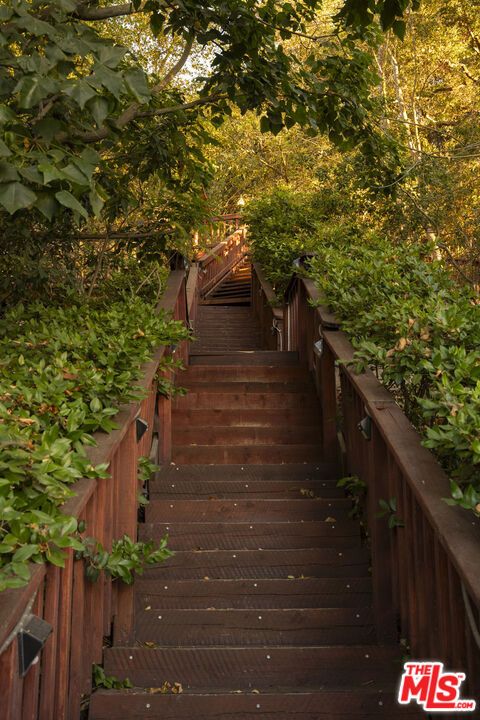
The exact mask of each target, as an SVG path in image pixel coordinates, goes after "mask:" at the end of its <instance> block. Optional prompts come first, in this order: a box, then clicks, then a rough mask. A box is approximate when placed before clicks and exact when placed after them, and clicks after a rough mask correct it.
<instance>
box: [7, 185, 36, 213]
mask: <svg viewBox="0 0 480 720" xmlns="http://www.w3.org/2000/svg"><path fill="white" fill-rule="evenodd" d="M36 199H37V196H36V194H35V193H34V192H33V191H32V190H29V189H28V188H27V187H26V186H25V185H22V183H20V182H12V183H7V184H2V185H0V205H3V207H4V208H5V210H6V211H7V212H8V213H10V215H13V213H15V212H16V211H17V210H22V209H23V208H28V207H30V206H31V205H33V203H34V202H35V200H36Z"/></svg>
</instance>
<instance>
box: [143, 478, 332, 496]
mask: <svg viewBox="0 0 480 720" xmlns="http://www.w3.org/2000/svg"><path fill="white" fill-rule="evenodd" d="M155 496H159V499H163V500H172V499H174V500H214V499H218V500H225V499H232V500H242V499H243V500H245V499H248V500H261V499H267V498H271V499H272V500H275V499H277V500H288V499H291V500H298V499H299V498H300V499H302V498H311V499H314V498H323V499H324V500H325V499H327V498H344V497H345V493H344V491H343V490H342V488H338V487H337V486H336V485H335V484H334V483H326V482H322V481H320V480H316V481H314V480H306V481H303V482H295V480H253V481H251V482H249V481H247V480H205V481H204V482H202V483H198V482H197V481H195V480H175V482H174V481H173V479H172V481H171V482H168V481H167V482H165V481H163V480H162V478H161V476H160V478H158V479H156V480H153V481H152V482H151V483H150V497H151V498H152V499H153V498H155Z"/></svg>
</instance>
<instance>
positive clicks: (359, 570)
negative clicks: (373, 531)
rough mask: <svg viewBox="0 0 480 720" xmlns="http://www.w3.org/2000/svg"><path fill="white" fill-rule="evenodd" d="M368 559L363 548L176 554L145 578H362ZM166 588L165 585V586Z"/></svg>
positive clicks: (185, 551)
mask: <svg viewBox="0 0 480 720" xmlns="http://www.w3.org/2000/svg"><path fill="white" fill-rule="evenodd" d="M368 568H369V559H368V553H367V552H366V550H365V549H364V548H342V550H338V549H337V548H308V549H294V550H235V551H232V550H199V551H188V550H182V551H177V552H176V553H175V554H174V555H173V557H171V558H169V559H168V560H166V561H165V562H163V563H161V564H160V565H157V566H155V567H149V568H148V569H147V570H146V571H145V573H144V577H146V578H151V579H154V578H157V579H158V580H160V579H162V580H166V581H168V580H195V579H202V578H203V579H205V578H211V579H217V580H222V579H227V580H228V579H234V578H244V579H248V578H251V579H252V580H253V581H255V580H256V579H262V578H264V579H266V578H284V579H287V580H288V579H291V578H301V577H302V576H303V577H317V578H320V577H343V578H354V577H365V576H367V575H368ZM165 584H167V585H168V582H165Z"/></svg>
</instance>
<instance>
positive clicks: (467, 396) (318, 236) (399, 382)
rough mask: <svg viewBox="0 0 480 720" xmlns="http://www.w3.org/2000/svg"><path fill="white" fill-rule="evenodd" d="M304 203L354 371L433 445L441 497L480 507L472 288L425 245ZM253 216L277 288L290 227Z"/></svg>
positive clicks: (259, 251)
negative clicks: (445, 482)
mask: <svg viewBox="0 0 480 720" xmlns="http://www.w3.org/2000/svg"><path fill="white" fill-rule="evenodd" d="M262 202H263V203H264V207H266V206H268V199H267V200H264V201H262ZM277 202H278V201H277V199H274V203H277ZM289 202H291V203H292V204H293V205H294V204H295V202H297V203H298V202H301V201H300V200H299V199H296V200H295V198H293V199H291V198H290V199H289ZM303 202H304V201H303ZM255 207H258V206H255ZM303 207H305V204H304V205H303ZM309 207H310V213H311V215H310V218H309V219H306V220H304V226H303V227H304V228H305V227H306V226H307V224H308V223H310V227H315V230H314V231H312V235H311V237H310V239H309V242H308V247H309V249H310V250H312V251H314V252H315V258H314V259H313V261H312V263H311V269H310V274H311V276H312V277H313V278H314V280H315V282H316V284H317V285H318V287H319V288H320V289H321V290H322V291H323V292H324V294H325V296H326V298H327V301H328V303H329V305H330V306H331V308H332V310H334V312H335V313H336V314H337V315H338V317H339V318H340V319H341V320H342V326H343V328H344V329H345V331H346V332H347V333H348V334H349V336H350V338H351V340H352V343H353V345H354V347H355V348H356V364H357V368H358V370H361V369H363V368H365V367H370V368H371V369H372V370H373V371H374V372H375V373H376V375H377V377H378V378H379V380H381V382H382V383H383V384H384V385H385V386H386V387H387V388H389V389H390V390H391V391H392V393H393V394H394V396H395V397H396V399H397V401H398V402H399V404H400V405H401V406H402V407H403V408H404V410H405V412H406V414H407V415H408V417H409V418H410V420H411V421H412V423H413V424H414V425H415V426H416V428H417V429H418V430H419V432H420V433H421V435H422V436H423V442H424V445H425V446H426V447H428V448H431V449H432V450H433V451H434V452H435V453H436V455H437V457H438V458H439V460H440V461H441V463H442V465H443V466H444V468H445V470H446V471H447V472H448V473H449V475H450V478H451V488H452V498H451V499H450V502H452V503H456V504H459V505H461V506H462V507H465V508H469V509H471V510H473V511H474V512H476V513H477V514H480V353H479V350H478V348H479V347H480V313H479V304H480V303H479V300H478V296H477V295H476V294H475V293H474V292H473V291H472V290H471V289H470V288H469V287H466V286H460V285H458V284H456V283H455V282H454V280H453V279H452V278H451V276H450V274H449V273H448V272H447V270H446V269H445V266H444V264H443V263H442V262H439V261H436V260H433V259H432V257H433V256H434V252H433V251H434V248H433V247H432V246H431V245H430V244H428V243H414V244H409V245H405V244H392V243H391V242H389V241H388V240H387V239H384V238H381V237H378V236H377V235H375V234H374V233H370V232H368V230H365V229H364V228H357V229H355V228H353V227H352V226H351V225H349V224H348V223H346V222H344V220H343V218H340V221H339V218H338V217H337V216H335V215H334V216H333V217H332V218H331V227H330V230H328V225H329V222H328V220H325V217H324V216H321V217H320V218H319V216H318V215H316V214H315V207H314V204H313V203H312V202H310V205H309ZM280 216H281V213H280V211H279V214H278V220H277V222H278V223H280ZM256 223H260V216H258V217H256V218H255V222H254V223H253V224H252V225H251V226H250V234H251V242H252V246H253V248H254V253H255V255H256V256H257V257H258V258H259V259H260V262H261V263H262V264H263V265H264V269H265V271H266V274H267V276H269V277H270V278H271V277H273V276H274V275H275V273H276V272H277V270H278V269H281V270H282V271H283V272H284V275H283V278H281V279H279V280H278V282H277V286H278V287H284V286H285V284H286V282H287V281H288V278H289V277H290V275H291V257H292V255H293V254H296V253H297V246H298V235H295V234H294V235H293V236H292V241H291V243H290V244H289V240H288V236H287V234H286V228H288V227H290V230H291V231H292V233H295V232H296V229H295V227H294V226H293V224H291V223H290V221H288V222H287V223H286V224H285V225H284V226H282V227H281V229H280V230H279V232H278V236H277V235H276V234H275V231H274V230H270V232H269V233H268V234H267V235H266V236H265V234H264V233H263V232H258V231H257V225H256ZM277 237H278V242H277ZM271 248H276V254H275V253H274V252H273V251H272V250H271ZM279 255H281V259H280V261H279V262H278V266H277V267H273V266H274V264H275V263H276V262H277V258H278V256H279Z"/></svg>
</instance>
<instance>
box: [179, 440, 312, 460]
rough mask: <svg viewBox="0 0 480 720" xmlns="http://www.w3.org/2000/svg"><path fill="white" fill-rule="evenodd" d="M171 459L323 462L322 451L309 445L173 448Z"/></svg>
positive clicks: (191, 446)
mask: <svg viewBox="0 0 480 720" xmlns="http://www.w3.org/2000/svg"><path fill="white" fill-rule="evenodd" d="M172 457H173V459H174V460H175V462H177V463H180V462H181V463H184V464H186V465H188V464H189V463H192V464H197V463H199V462H200V463H205V464H212V465H215V464H217V465H221V464H223V463H225V464H226V465H230V464H231V463H245V464H248V463H250V462H253V463H259V462H261V463H265V464H268V463H273V464H277V463H279V462H282V463H290V462H292V463H298V461H299V460H301V459H302V458H304V459H306V460H308V461H309V462H312V461H313V462H314V461H315V460H320V459H321V457H322V449H321V447H320V446H319V445H318V444H308V445H300V444H294V445H278V444H273V445H262V444H252V445H174V446H173V449H172Z"/></svg>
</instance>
